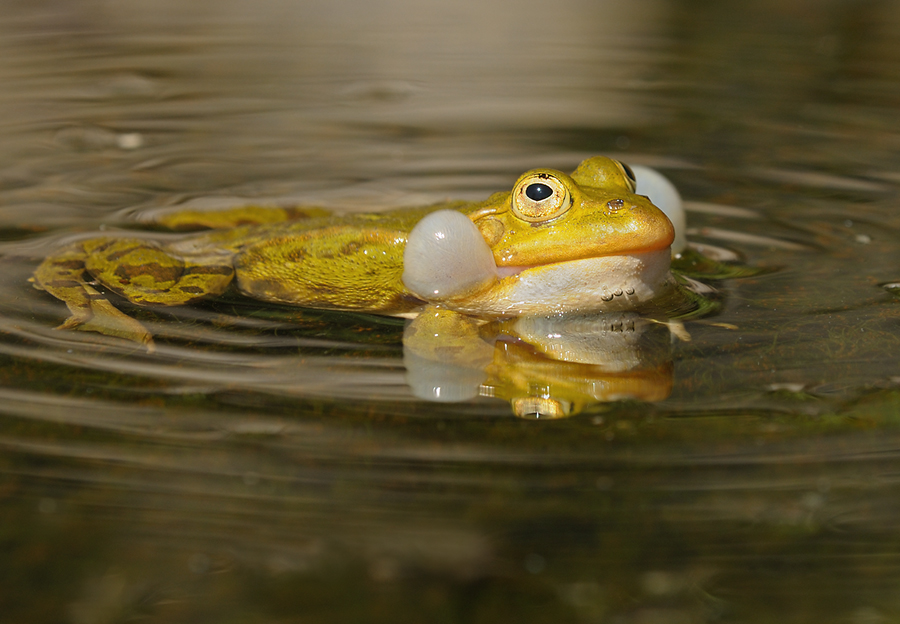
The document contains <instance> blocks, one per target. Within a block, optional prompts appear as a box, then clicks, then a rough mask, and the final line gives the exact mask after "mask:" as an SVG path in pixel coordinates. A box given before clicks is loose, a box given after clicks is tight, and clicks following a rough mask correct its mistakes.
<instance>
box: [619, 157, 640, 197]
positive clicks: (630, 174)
mask: <svg viewBox="0 0 900 624" xmlns="http://www.w3.org/2000/svg"><path fill="white" fill-rule="evenodd" d="M613 162H614V163H616V164H617V165H619V169H621V170H622V173H624V174H625V181H626V183H627V184H628V188H629V190H631V192H632V193H634V191H635V189H637V178H636V177H634V171H632V170H631V167H629V166H628V165H626V164H625V163H623V162H619V161H618V160H614V161H613Z"/></svg>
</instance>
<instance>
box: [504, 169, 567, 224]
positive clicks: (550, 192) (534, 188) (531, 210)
mask: <svg viewBox="0 0 900 624" xmlns="http://www.w3.org/2000/svg"><path fill="white" fill-rule="evenodd" d="M571 205H572V199H571V198H570V197H569V189H568V188H567V187H566V185H565V184H563V183H562V182H561V181H560V180H558V179H557V178H556V177H554V176H552V175H550V174H549V173H535V174H533V175H529V176H526V177H525V178H524V179H522V180H520V181H519V184H518V185H517V186H516V188H515V190H514V191H513V197H512V210H513V213H514V214H515V215H516V216H517V217H519V218H520V219H523V220H525V221H529V222H531V223H536V222H538V221H547V220H548V219H553V218H555V217H558V216H559V215H561V214H562V213H564V212H565V211H566V210H568V209H569V206H571Z"/></svg>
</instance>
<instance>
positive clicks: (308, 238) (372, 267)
mask: <svg viewBox="0 0 900 624" xmlns="http://www.w3.org/2000/svg"><path fill="white" fill-rule="evenodd" d="M434 209H437V208H431V207H429V208H422V209H414V210H412V211H406V212H405V213H400V212H391V213H383V214H359V215H348V216H345V217H340V218H332V219H326V220H316V221H314V222H312V221H311V222H306V223H297V224H291V225H288V226H287V227H284V226H283V227H282V228H280V229H275V228H272V227H268V226H267V227H266V230H267V231H266V235H265V236H260V237H259V238H258V239H257V240H256V241H255V242H252V243H249V244H246V245H244V246H242V247H241V248H240V249H239V250H238V251H237V254H236V256H235V258H234V268H235V276H236V278H237V285H238V288H239V289H240V290H241V291H242V292H244V293H245V294H247V295H249V296H251V297H254V298H257V299H261V300H265V301H274V302H278V303H285V304H290V305H300V306H306V307H315V308H332V309H341V310H357V311H361V312H378V313H387V314H401V313H404V312H408V311H409V310H412V309H413V308H415V307H416V306H418V305H420V304H421V301H420V300H419V299H417V298H415V297H414V296H412V295H411V294H410V293H409V291H408V290H407V289H406V288H405V287H404V285H403V282H402V276H403V251H404V248H405V246H406V241H407V236H408V234H409V230H410V229H411V228H412V226H413V225H414V224H415V222H416V221H418V220H419V219H420V218H421V216H422V215H424V214H427V213H428V212H431V211H432V210H434Z"/></svg>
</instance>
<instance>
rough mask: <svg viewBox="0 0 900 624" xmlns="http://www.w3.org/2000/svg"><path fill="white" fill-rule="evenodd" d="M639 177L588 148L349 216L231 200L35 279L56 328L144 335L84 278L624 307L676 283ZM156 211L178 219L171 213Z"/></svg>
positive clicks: (176, 289)
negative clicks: (498, 179)
mask: <svg viewBox="0 0 900 624" xmlns="http://www.w3.org/2000/svg"><path fill="white" fill-rule="evenodd" d="M650 173H651V174H653V173H654V172H652V171H651V172H650ZM656 175H657V176H658V174H656ZM635 185H636V182H635V178H634V174H633V173H632V172H631V170H630V169H628V168H627V167H625V166H623V165H621V164H620V163H618V162H616V161H614V160H611V159H609V158H605V157H594V158H590V159H588V160H585V161H584V162H582V163H581V165H580V166H579V167H578V168H577V169H576V170H575V172H573V173H572V175H571V176H569V175H566V174H564V173H561V172H559V171H555V170H552V169H536V170H532V171H529V172H527V173H525V174H524V175H523V176H522V177H520V178H519V180H518V181H517V182H516V184H515V186H514V187H513V189H512V192H504V193H497V194H494V195H492V196H491V197H489V198H488V199H487V200H485V201H483V202H480V203H471V204H469V203H461V202H457V203H452V204H446V205H437V206H430V207H426V208H418V209H407V210H396V211H392V212H385V213H379V214H349V215H345V216H321V211H316V210H303V209H257V210H256V211H253V210H236V211H233V213H232V218H231V222H230V223H229V219H228V217H229V215H228V214H226V215H225V217H224V218H223V216H222V215H221V214H219V215H215V213H210V214H209V215H206V216H204V214H203V213H199V214H198V213H195V214H193V215H192V216H193V217H194V220H193V222H192V223H193V225H196V226H199V227H204V226H209V225H214V226H215V227H218V228H219V229H214V230H211V231H208V232H200V233H196V234H190V235H184V236H182V237H180V238H177V239H174V240H171V241H170V242H166V243H157V242H153V241H150V240H147V239H144V238H137V237H134V236H130V237H126V236H120V235H116V236H109V235H107V236H100V237H95V238H90V239H88V240H82V241H80V242H77V243H74V244H71V245H69V246H68V247H65V248H63V249H61V250H60V251H59V252H57V253H56V254H54V255H52V256H50V257H48V258H47V259H46V260H44V262H43V263H42V264H41V265H40V267H39V268H38V269H37V270H36V271H35V275H34V283H35V286H36V287H38V288H41V289H43V290H46V291H47V292H49V293H50V294H52V295H53V296H55V297H57V298H58V299H61V300H63V301H64V302H65V303H66V304H67V306H68V307H69V310H70V311H71V313H72V315H71V316H70V318H69V319H68V320H67V321H66V322H65V323H63V325H61V327H62V328H74V327H80V328H81V329H86V330H93V331H99V332H102V333H106V334H109V335H115V336H123V337H126V338H129V339H132V340H137V341H140V342H143V343H145V344H148V345H150V344H152V340H151V337H150V334H149V332H148V331H147V330H146V329H145V328H144V327H143V326H141V325H140V324H139V323H137V321H135V320H133V319H131V318H130V317H128V316H126V315H125V314H123V313H122V312H120V311H118V310H116V309H115V308H114V307H113V306H112V305H111V304H110V303H109V302H108V301H107V300H106V299H105V298H104V296H103V295H102V294H101V293H99V292H98V291H97V290H95V289H94V286H97V287H98V288H100V289H109V290H111V291H113V292H115V293H117V294H119V295H121V296H123V297H125V298H126V299H128V300H129V301H131V302H132V303H135V304H140V305H164V306H171V305H182V304H186V303H189V302H192V301H196V300H199V299H202V298H204V297H208V296H211V295H218V294H221V293H222V292H224V291H225V289H226V288H227V287H228V286H229V284H231V283H232V282H235V283H236V285H237V288H238V289H239V290H240V291H241V292H242V293H244V294H245V295H248V296H250V297H253V298H256V299H260V300H264V301H272V302H277V303H284V304H290V305H298V306H307V307H313V308H329V309H344V310H356V311H363V312H373V313H380V314H395V315H403V314H406V315H409V314H414V313H415V311H416V310H417V309H418V308H420V307H421V306H422V305H423V303H440V304H442V305H443V306H444V307H446V308H449V309H453V310H458V311H462V312H467V313H473V314H484V315H501V316H502V315H507V316H510V315H517V314H523V313H525V314H547V313H556V312H566V311H585V310H622V309H631V308H635V307H636V306H639V305H641V304H643V303H645V302H647V301H649V300H650V299H653V298H654V297H656V296H657V295H659V294H661V293H662V292H664V291H667V290H668V289H669V287H670V286H671V284H672V280H671V277H670V274H669V262H670V245H671V244H672V241H673V237H674V234H675V233H674V229H673V225H672V223H671V222H670V220H669V219H668V218H667V217H666V216H665V215H664V214H663V213H662V212H661V211H660V210H659V209H658V208H656V207H655V206H654V205H653V204H652V203H651V202H650V200H649V199H647V197H644V196H642V195H637V194H635ZM639 190H640V189H639ZM272 221H280V222H272ZM160 222H161V223H162V225H169V226H174V225H177V226H179V227H183V225H184V219H183V215H180V214H177V213H175V214H172V215H170V216H169V219H168V220H165V219H161V220H160ZM226 224H227V225H235V227H228V228H225V227H222V226H223V225H226ZM85 272H87V274H89V275H90V278H89V279H90V280H91V281H90V282H89V281H86V279H85V276H84V274H85Z"/></svg>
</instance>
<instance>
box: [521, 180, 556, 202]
mask: <svg viewBox="0 0 900 624" xmlns="http://www.w3.org/2000/svg"><path fill="white" fill-rule="evenodd" d="M525 194H526V195H527V196H528V199H531V200H533V201H543V200H545V199H547V198H548V197H550V196H551V195H553V189H552V188H550V187H549V186H547V185H546V184H541V183H540V182H535V183H534V184H529V185H528V187H527V188H526V189H525Z"/></svg>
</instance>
